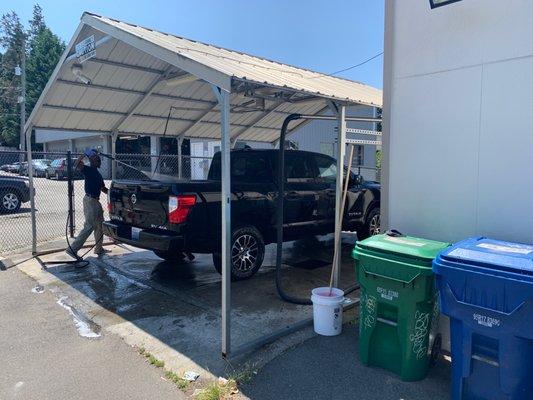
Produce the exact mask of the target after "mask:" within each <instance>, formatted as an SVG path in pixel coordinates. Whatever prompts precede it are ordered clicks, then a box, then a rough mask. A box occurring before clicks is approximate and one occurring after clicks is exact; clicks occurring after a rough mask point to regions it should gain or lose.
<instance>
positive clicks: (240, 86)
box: [27, 13, 382, 142]
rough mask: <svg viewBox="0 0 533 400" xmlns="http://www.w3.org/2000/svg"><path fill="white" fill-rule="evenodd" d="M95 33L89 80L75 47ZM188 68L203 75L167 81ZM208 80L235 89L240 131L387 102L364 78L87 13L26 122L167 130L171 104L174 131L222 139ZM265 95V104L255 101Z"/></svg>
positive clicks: (249, 134) (269, 133)
mask: <svg viewBox="0 0 533 400" xmlns="http://www.w3.org/2000/svg"><path fill="white" fill-rule="evenodd" d="M91 35H94V36H95V39H96V40H97V41H98V40H100V39H102V38H108V40H106V41H104V43H103V44H102V45H100V46H98V47H97V49H96V57H94V58H92V59H89V60H87V61H85V62H84V63H83V65H82V68H83V71H82V72H83V75H85V76H87V77H88V78H89V79H90V80H91V84H90V85H86V84H84V83H82V82H80V81H79V80H77V78H76V76H74V74H73V73H72V70H71V66H72V64H73V62H74V61H73V60H72V59H73V58H74V57H73V56H72V54H73V53H74V50H73V48H74V46H75V44H76V43H79V42H80V41H81V40H83V39H84V38H86V37H88V36H91ZM68 56H70V57H68ZM185 73H188V74H192V75H194V76H196V77H198V80H193V81H188V82H185V83H180V84H179V85H176V86H173V85H171V84H167V83H165V81H166V80H167V79H168V77H169V76H176V75H181V74H185ZM208 82H209V83H211V84H215V85H217V86H220V87H221V88H223V89H225V90H228V91H231V99H230V100H231V107H232V112H231V132H232V137H236V136H239V138H240V139H243V140H256V141H268V142H272V141H275V140H276V139H277V137H278V136H279V129H280V127H281V124H282V122H283V120H284V118H285V117H286V116H287V115H288V114H290V113H294V112H298V113H306V114H319V113H321V112H322V111H324V110H325V108H326V107H327V103H326V100H333V101H337V102H343V103H346V104H363V105H369V106H378V107H381V104H382V92H381V90H379V89H376V88H373V87H370V86H368V85H364V84H362V83H358V82H353V81H350V80H346V79H342V78H337V77H332V76H327V75H324V74H320V73H317V72H312V71H309V70H305V69H302V68H297V67H293V66H290V65H286V64H282V63H278V62H275V61H270V60H266V59H263V58H259V57H254V56H251V55H248V54H244V53H241V52H237V51H232V50H227V49H224V48H221V47H216V46H212V45H209V44H205V43H200V42H197V41H193V40H189V39H185V38H182V37H178V36H174V35H170V34H166V33H162V32H158V31H155V30H152V29H148V28H144V27H141V26H138V25H133V24H128V23H125V22H122V21H117V20H114V19H110V18H106V17H102V16H98V15H95V14H89V13H85V14H84V15H83V16H82V19H81V24H80V26H79V27H78V29H77V31H76V33H75V35H74V37H73V38H72V40H71V42H70V43H69V46H68V47H67V51H66V53H65V54H64V56H63V57H62V60H61V61H60V63H59V65H58V67H57V68H56V71H54V74H53V75H52V77H51V80H50V82H49V83H48V85H47V87H46V88H45V90H44V91H43V94H42V95H41V98H40V99H39V101H38V103H37V106H36V107H35V110H34V111H33V112H32V114H31V116H30V118H29V120H28V124H27V126H29V125H31V126H34V127H38V128H56V129H65V130H81V131H84V130H89V131H102V132H110V131H112V130H116V131H118V132H119V133H121V132H123V133H139V134H141V133H142V134H163V133H165V131H164V129H165V125H166V119H167V117H168V115H169V110H170V107H171V106H172V107H173V108H172V110H170V119H169V124H168V128H167V132H166V134H169V135H185V136H187V137H201V138H218V137H220V124H219V123H220V112H219V111H220V110H219V107H218V104H217V102H216V99H215V97H214V94H213V92H212V89H211V87H210V85H209V84H208ZM250 88H251V90H252V91H253V92H250ZM148 92H149V94H148V95H147V93H148ZM280 96H281V97H280ZM258 97H263V99H264V102H261V101H260V102H258V103H254V104H251V103H253V102H252V100H253V99H254V98H258ZM139 102H140V104H139ZM130 114H131V115H130ZM296 125H297V124H295V125H293V126H296Z"/></svg>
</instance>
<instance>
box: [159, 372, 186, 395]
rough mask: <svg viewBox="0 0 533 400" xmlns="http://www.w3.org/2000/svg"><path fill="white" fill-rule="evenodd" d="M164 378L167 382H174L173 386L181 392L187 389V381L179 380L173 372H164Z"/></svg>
mask: <svg viewBox="0 0 533 400" xmlns="http://www.w3.org/2000/svg"><path fill="white" fill-rule="evenodd" d="M165 377H166V378H167V379H168V380H169V381H171V382H174V384H175V385H176V386H177V387H178V388H179V389H181V390H184V389H187V386H189V381H188V380H186V379H183V378H181V377H180V376H179V375H178V374H176V373H175V372H172V371H165Z"/></svg>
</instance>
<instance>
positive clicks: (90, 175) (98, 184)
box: [81, 165, 104, 198]
mask: <svg viewBox="0 0 533 400" xmlns="http://www.w3.org/2000/svg"><path fill="white" fill-rule="evenodd" d="M81 173H82V174H83V176H85V194H87V195H88V196H90V197H95V198H99V197H100V191H101V190H102V187H104V179H103V178H102V175H101V174H100V172H99V171H98V169H97V168H95V167H88V166H86V165H84V166H83V169H82V170H81Z"/></svg>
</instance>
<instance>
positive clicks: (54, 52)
mask: <svg viewBox="0 0 533 400" xmlns="http://www.w3.org/2000/svg"><path fill="white" fill-rule="evenodd" d="M0 47H1V48H3V49H4V53H3V54H1V52H0V55H1V58H0V61H1V63H0V87H1V88H2V89H0V143H3V144H5V145H8V146H17V145H18V143H19V135H20V114H19V113H20V107H19V105H18V103H17V99H18V96H19V95H20V77H18V76H16V75H15V67H16V66H17V65H20V60H21V55H22V52H23V51H24V52H25V54H26V83H27V85H26V115H29V114H30V113H31V111H32V110H33V107H34V106H35V103H36V102H37V99H38V98H39V96H40V94H41V92H42V90H43V89H44V87H45V85H46V83H47V81H48V79H49V78H50V75H51V74H52V72H53V70H54V68H55V66H56V64H57V62H58V61H59V58H60V57H61V54H62V52H63V51H64V49H65V45H64V43H63V42H62V41H61V40H60V39H59V37H58V36H56V35H54V34H53V33H52V31H51V30H50V29H49V28H48V27H47V26H46V23H45V20H44V17H43V10H42V8H41V7H40V6H39V5H38V4H36V5H35V6H34V7H33V16H32V19H31V20H30V21H29V27H28V29H27V30H25V29H24V26H23V25H22V23H21V22H20V19H19V17H18V16H17V14H16V13H14V12H10V13H7V14H4V15H3V16H2V17H1V18H0ZM0 50H1V49H0Z"/></svg>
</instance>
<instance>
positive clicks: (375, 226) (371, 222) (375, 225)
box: [357, 207, 381, 240]
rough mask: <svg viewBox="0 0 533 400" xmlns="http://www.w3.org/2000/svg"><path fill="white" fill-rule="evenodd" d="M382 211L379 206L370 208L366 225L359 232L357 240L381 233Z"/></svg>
mask: <svg viewBox="0 0 533 400" xmlns="http://www.w3.org/2000/svg"><path fill="white" fill-rule="evenodd" d="M380 215H381V211H380V209H379V207H375V208H373V209H371V210H370V212H369V213H368V215H367V216H366V220H365V225H364V226H363V229H362V231H361V232H357V240H363V239H366V238H368V237H370V236H374V235H378V234H379V233H380V225H381V217H380Z"/></svg>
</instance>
